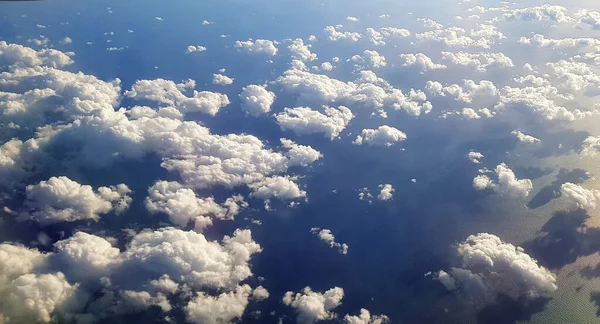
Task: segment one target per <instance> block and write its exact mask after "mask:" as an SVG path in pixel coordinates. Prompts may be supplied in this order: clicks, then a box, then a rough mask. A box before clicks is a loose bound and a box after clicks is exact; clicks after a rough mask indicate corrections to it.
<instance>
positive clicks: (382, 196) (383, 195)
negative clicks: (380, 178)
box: [377, 184, 396, 200]
mask: <svg viewBox="0 0 600 324" xmlns="http://www.w3.org/2000/svg"><path fill="white" fill-rule="evenodd" d="M378 188H379V190H380V192H379V194H378V195H377V199H379V200H390V199H392V197H393V196H394V191H396V190H395V189H394V188H392V185H391V184H380V185H379V186H378Z"/></svg>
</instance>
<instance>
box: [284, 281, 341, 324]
mask: <svg viewBox="0 0 600 324" xmlns="http://www.w3.org/2000/svg"><path fill="white" fill-rule="evenodd" d="M342 298H344V289H342V288H339V287H334V288H331V289H329V290H327V291H326V292H325V293H320V292H315V291H312V289H311V288H310V287H306V288H304V289H303V290H302V292H301V293H296V294H294V292H292V291H288V292H286V293H285V296H284V297H283V303H284V304H286V305H288V306H291V307H293V308H295V309H296V312H297V313H298V318H297V322H298V323H302V324H308V323H314V322H317V321H322V320H329V319H333V318H335V317H336V316H337V315H336V314H335V313H334V312H332V310H333V309H334V308H336V307H337V306H339V305H340V304H341V303H342Z"/></svg>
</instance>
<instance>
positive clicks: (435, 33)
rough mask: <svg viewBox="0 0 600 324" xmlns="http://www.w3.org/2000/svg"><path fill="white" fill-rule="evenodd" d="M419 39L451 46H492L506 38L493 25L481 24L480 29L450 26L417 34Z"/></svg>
mask: <svg viewBox="0 0 600 324" xmlns="http://www.w3.org/2000/svg"><path fill="white" fill-rule="evenodd" d="M415 37H416V38H417V39H418V40H431V41H437V42H442V43H444V44H445V45H446V46H449V47H481V48H491V46H492V44H494V43H495V42H496V41H498V40H501V39H504V38H506V37H505V36H504V34H502V33H501V32H500V31H498V28H496V27H495V26H493V25H485V24H480V25H479V29H472V30H471V31H469V32H467V31H466V30H465V29H464V28H460V27H448V28H444V29H436V30H432V31H426V32H424V33H420V34H416V35H415Z"/></svg>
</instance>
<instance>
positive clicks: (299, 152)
mask: <svg viewBox="0 0 600 324" xmlns="http://www.w3.org/2000/svg"><path fill="white" fill-rule="evenodd" d="M280 141H281V145H283V147H285V148H286V149H288V151H287V157H288V159H289V161H290V162H289V163H290V165H301V166H308V165H310V164H312V163H313V162H315V161H317V160H318V159H320V158H322V157H323V154H321V152H319V151H317V150H315V149H314V148H312V147H311V146H306V145H299V144H296V143H294V141H291V140H289V139H285V138H281V139H280Z"/></svg>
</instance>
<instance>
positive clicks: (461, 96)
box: [425, 80, 498, 103]
mask: <svg viewBox="0 0 600 324" xmlns="http://www.w3.org/2000/svg"><path fill="white" fill-rule="evenodd" d="M425 88H426V89H427V91H429V93H431V94H432V95H435V96H442V97H446V96H448V97H454V99H455V100H458V101H462V102H465V103H471V102H472V101H473V100H474V99H476V98H490V97H492V98H493V97H495V96H496V95H498V89H497V88H496V86H495V85H494V83H493V82H491V81H487V80H481V81H479V83H476V82H475V81H473V80H465V81H464V84H463V86H460V85H458V84H451V85H446V86H444V85H442V84H441V83H439V82H437V81H427V84H426V85H425Z"/></svg>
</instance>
